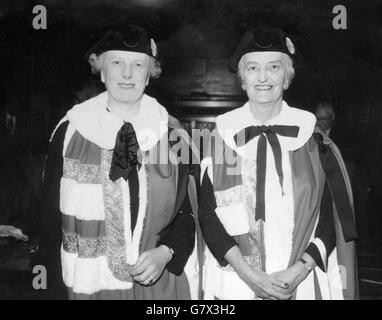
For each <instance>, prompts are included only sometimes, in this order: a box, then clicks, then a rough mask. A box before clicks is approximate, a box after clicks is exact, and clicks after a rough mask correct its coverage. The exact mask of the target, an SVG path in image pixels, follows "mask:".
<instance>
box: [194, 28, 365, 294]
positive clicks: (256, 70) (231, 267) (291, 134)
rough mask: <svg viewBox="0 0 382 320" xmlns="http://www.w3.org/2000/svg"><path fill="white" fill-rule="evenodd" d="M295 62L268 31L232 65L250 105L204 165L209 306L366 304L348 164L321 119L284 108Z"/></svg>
mask: <svg viewBox="0 0 382 320" xmlns="http://www.w3.org/2000/svg"><path fill="white" fill-rule="evenodd" d="M294 56H295V48H294V45H293V43H292V41H291V40H290V38H288V37H287V36H286V35H285V34H284V33H283V32H282V31H280V30H278V29H276V28H273V27H260V28H257V29H255V30H252V31H248V32H246V33H245V34H244V36H243V37H242V39H241V41H240V43H239V45H238V47H237V49H236V51H235V53H234V55H233V56H232V58H231V60H230V64H231V67H232V68H234V69H238V74H239V77H240V80H241V86H242V88H243V90H244V91H245V92H246V94H247V96H248V102H247V103H245V104H244V105H243V106H242V107H241V108H238V109H236V110H233V111H230V112H228V113H226V114H223V115H221V116H219V117H217V120H216V127H217V130H216V132H215V133H214V134H213V135H212V138H211V142H210V152H209V154H208V156H207V157H206V158H205V159H204V160H203V162H202V175H201V176H202V198H201V201H200V210H199V221H200V224H201V229H202V232H203V236H204V239H205V241H206V243H207V247H208V249H207V250H206V261H205V265H204V294H205V298H206V299H290V298H298V299H319V298H325V299H336V298H338V299H341V298H350V299H353V298H355V297H356V295H357V294H356V289H357V286H356V272H355V269H354V268H355V267H354V266H355V260H354V259H355V258H354V257H355V252H354V242H353V240H354V239H355V237H356V232H355V227H354V219H353V207H352V195H351V189H350V183H349V179H348V176H347V173H346V169H345V166H344V164H343V161H342V159H341V155H340V153H339V152H338V149H337V148H336V147H335V145H334V144H333V143H332V142H331V141H329V140H327V139H326V138H325V137H324V140H323V137H322V133H318V132H316V133H314V130H315V123H316V119H315V117H314V115H313V114H312V113H310V112H307V111H304V110H301V109H297V108H293V107H290V106H289V105H288V104H287V103H286V102H285V101H284V100H283V94H284V91H285V90H287V89H288V87H289V86H290V84H291V81H292V79H293V76H294V69H293V61H292V58H293V57H294ZM341 268H342V269H341ZM344 274H345V277H344Z"/></svg>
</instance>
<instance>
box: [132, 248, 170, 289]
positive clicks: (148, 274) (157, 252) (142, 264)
mask: <svg viewBox="0 0 382 320" xmlns="http://www.w3.org/2000/svg"><path fill="white" fill-rule="evenodd" d="M171 258H172V254H171V252H170V249H169V248H168V247H166V246H164V245H161V246H159V247H158V248H154V249H151V250H147V251H145V252H143V253H142V254H141V255H140V256H139V258H138V261H137V263H136V264H135V265H134V267H133V269H132V271H131V272H130V275H131V276H132V277H133V279H134V281H136V282H139V283H140V284H143V285H145V286H150V285H152V284H154V283H155V282H156V281H157V280H158V279H159V277H160V276H161V274H162V272H163V270H164V268H165V267H166V265H167V263H168V262H169V261H170V260H171Z"/></svg>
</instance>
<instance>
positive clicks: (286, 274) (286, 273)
mask: <svg viewBox="0 0 382 320" xmlns="http://www.w3.org/2000/svg"><path fill="white" fill-rule="evenodd" d="M308 274H309V271H308V269H307V268H306V267H305V266H304V264H303V263H302V262H300V261H298V262H296V263H295V264H294V265H293V266H291V267H289V268H288V269H285V270H282V271H278V272H275V273H272V275H271V276H272V277H273V278H275V279H278V280H281V281H284V282H286V283H288V284H289V288H288V289H282V288H276V289H277V290H278V291H279V292H282V293H284V294H287V293H290V294H291V293H292V292H293V291H294V290H296V288H297V286H298V285H299V284H300V283H301V281H303V280H304V279H305V278H306V277H307V276H308Z"/></svg>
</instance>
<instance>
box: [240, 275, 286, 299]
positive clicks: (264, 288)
mask: <svg viewBox="0 0 382 320" xmlns="http://www.w3.org/2000/svg"><path fill="white" fill-rule="evenodd" d="M248 280H249V281H246V283H247V284H248V285H249V287H250V288H251V289H252V290H253V291H254V292H255V294H256V296H257V297H259V298H263V299H271V300H288V299H290V298H291V295H290V294H289V293H288V292H287V290H288V284H287V283H285V282H284V281H282V280H279V279H277V278H275V277H273V276H272V275H268V274H267V273H265V272H262V271H254V272H253V273H252V274H251V275H250V277H249V279H248ZM276 288H277V289H276Z"/></svg>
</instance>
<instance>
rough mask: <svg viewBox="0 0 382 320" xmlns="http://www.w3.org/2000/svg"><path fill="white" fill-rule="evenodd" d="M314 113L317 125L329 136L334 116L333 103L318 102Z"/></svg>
mask: <svg viewBox="0 0 382 320" xmlns="http://www.w3.org/2000/svg"><path fill="white" fill-rule="evenodd" d="M315 114H316V118H317V126H318V127H319V128H320V129H321V130H322V131H324V132H325V133H326V134H327V135H328V136H329V134H330V132H331V130H332V127H333V124H334V119H335V118H336V114H335V112H334V109H333V105H332V104H331V103H330V102H328V101H323V102H319V103H318V104H317V106H316V111H315Z"/></svg>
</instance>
